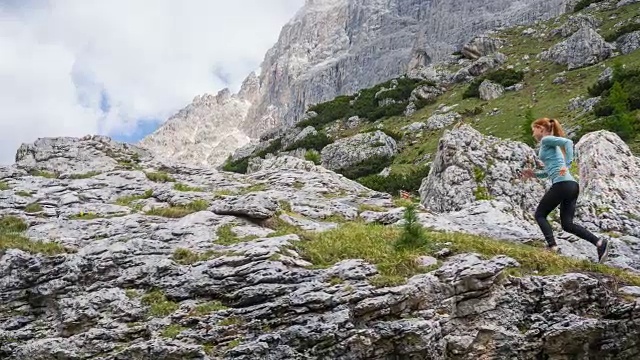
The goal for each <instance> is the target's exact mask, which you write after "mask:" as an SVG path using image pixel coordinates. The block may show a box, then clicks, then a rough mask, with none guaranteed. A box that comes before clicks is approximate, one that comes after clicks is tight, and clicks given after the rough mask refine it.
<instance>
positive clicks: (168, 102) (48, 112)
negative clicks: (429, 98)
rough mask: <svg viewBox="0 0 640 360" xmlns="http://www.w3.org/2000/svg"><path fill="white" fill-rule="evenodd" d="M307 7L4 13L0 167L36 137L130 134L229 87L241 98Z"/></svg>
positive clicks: (292, 0)
mask: <svg viewBox="0 0 640 360" xmlns="http://www.w3.org/2000/svg"><path fill="white" fill-rule="evenodd" d="M303 2H304V0H268V1H265V0H233V1H229V0H184V1H175V0H153V1H152V0H147V1H143V0H136V1H131V0H112V1H103V0H82V1H78V0H48V1H44V0H36V1H34V0H29V1H23V2H17V1H14V2H7V3H5V4H4V5H2V4H0V54H2V55H1V56H0V164H7V163H11V162H13V157H14V154H15V150H16V149H17V147H18V146H19V145H20V143H22V142H32V141H34V140H35V139H36V138H38V137H44V136H82V135H86V134H90V133H102V134H117V133H126V132H130V131H133V130H135V128H136V127H137V125H139V122H140V121H141V119H161V120H166V118H167V117H168V116H170V115H171V114H173V113H174V112H176V111H177V110H178V109H180V108H182V107H184V106H185V105H187V104H188V103H189V102H190V101H191V100H192V99H193V97H194V96H196V95H198V94H203V93H214V92H215V91H217V90H219V89H220V88H222V87H225V86H227V84H225V81H226V82H228V85H229V86H230V87H231V88H232V90H234V91H235V90H237V88H238V87H239V85H240V83H241V82H242V80H243V79H244V77H245V76H246V75H248V73H249V72H250V71H251V70H255V69H257V67H258V66H259V64H260V62H261V61H262V60H263V57H264V54H265V52H266V50H268V48H269V47H271V46H272V45H273V44H274V43H275V41H277V37H278V34H279V32H280V28H281V27H282V25H284V23H286V22H287V21H288V20H289V19H290V18H291V17H292V16H293V14H294V13H295V12H296V11H297V9H298V8H299V7H300V6H302V4H303ZM9 4H13V5H9ZM221 78H222V79H221ZM103 97H106V99H108V103H109V105H110V107H109V108H108V111H107V112H104V113H103V112H102V111H101V104H102V103H103Z"/></svg>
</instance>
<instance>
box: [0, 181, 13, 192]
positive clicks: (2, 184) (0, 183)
mask: <svg viewBox="0 0 640 360" xmlns="http://www.w3.org/2000/svg"><path fill="white" fill-rule="evenodd" d="M9 189H11V188H10V187H9V184H7V183H6V182H5V181H0V191H4V190H9Z"/></svg>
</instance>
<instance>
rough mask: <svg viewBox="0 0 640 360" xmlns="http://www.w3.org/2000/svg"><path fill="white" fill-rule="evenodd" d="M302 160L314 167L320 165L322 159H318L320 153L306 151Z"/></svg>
mask: <svg viewBox="0 0 640 360" xmlns="http://www.w3.org/2000/svg"><path fill="white" fill-rule="evenodd" d="M304 159H305V160H308V161H311V162H313V163H314V164H316V165H320V164H321V163H322V158H321V157H320V153H319V152H317V151H316V150H307V152H306V154H304Z"/></svg>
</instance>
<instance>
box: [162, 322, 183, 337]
mask: <svg viewBox="0 0 640 360" xmlns="http://www.w3.org/2000/svg"><path fill="white" fill-rule="evenodd" d="M184 330H187V328H185V327H184V326H181V325H178V324H171V325H169V326H167V327H166V328H164V330H162V333H160V335H161V336H162V337H165V338H169V339H174V338H176V337H177V336H178V335H180V333H181V332H183V331H184Z"/></svg>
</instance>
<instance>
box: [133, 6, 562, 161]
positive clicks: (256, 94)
mask: <svg viewBox="0 0 640 360" xmlns="http://www.w3.org/2000/svg"><path fill="white" fill-rule="evenodd" d="M574 3H575V1H573V0H528V1H526V2H513V1H508V0H491V1H489V2H487V1H484V2H482V5H479V4H477V3H474V2H470V1H464V0H455V1H441V0H438V1H430V2H425V1H418V0H394V1H391V2H384V1H373V2H372V1H369V0H367V1H364V0H335V1H333V0H332V1H329V2H327V1H322V2H320V1H311V0H309V1H307V2H306V3H305V5H304V7H303V8H302V9H300V10H299V12H298V13H297V14H296V16H294V18H293V19H291V21H289V22H288V23H287V24H286V25H285V26H284V27H283V28H282V31H281V33H280V36H279V39H278V41H277V43H276V44H275V45H274V46H273V47H272V48H271V49H270V50H269V51H268V52H267V54H266V55H265V58H264V61H263V62H262V65H261V70H260V75H256V74H255V73H251V74H250V75H249V76H248V77H247V78H246V79H245V81H244V83H243V84H242V87H241V89H240V91H239V92H238V94H234V95H232V96H230V94H229V90H227V89H225V90H223V91H221V92H220V93H219V94H218V95H216V96H215V97H213V96H211V95H205V96H203V97H199V98H196V100H194V102H193V103H192V104H190V105H189V106H188V107H187V108H185V110H183V111H181V112H179V113H178V114H176V115H174V116H173V117H172V118H171V119H169V120H168V121H167V124H165V125H163V126H162V127H161V128H160V129H158V130H157V131H156V132H154V133H153V134H151V135H149V136H147V137H146V138H145V139H143V140H142V141H141V142H140V145H141V146H144V147H147V148H148V149H150V150H152V151H154V152H155V153H157V154H159V155H162V156H164V157H167V158H172V159H175V160H179V161H189V162H190V163H192V164H199V165H201V164H211V165H219V164H221V163H222V162H223V161H224V160H225V158H226V156H227V155H229V154H230V153H231V152H233V150H235V149H237V148H239V147H241V146H243V145H246V144H248V143H250V141H251V139H254V140H256V139H258V138H259V137H260V135H262V134H263V133H265V132H266V131H268V130H270V129H273V128H275V127H279V126H291V125H293V124H295V123H296V122H298V121H299V120H300V118H301V116H302V115H303V113H304V111H305V110H306V109H307V108H308V106H309V105H312V104H317V103H320V102H323V101H327V100H330V99H332V98H334V97H335V96H337V95H341V94H352V93H355V92H356V91H357V90H359V89H362V88H366V87H370V86H373V85H375V84H378V83H380V82H383V81H386V80H388V79H391V78H394V77H398V76H400V75H402V74H405V73H411V72H424V71H425V67H426V66H428V65H430V64H432V63H433V64H435V63H438V62H441V61H443V60H447V59H448V57H449V55H450V54H451V53H452V52H454V51H456V50H459V49H462V48H463V47H464V46H465V45H466V47H465V50H464V51H465V52H466V53H467V54H479V55H482V54H484V53H489V52H493V51H495V50H497V49H498V47H499V45H500V44H498V43H493V42H491V41H483V40H482V39H484V37H483V33H484V32H486V31H488V30H491V29H494V28H496V27H507V26H513V25H522V24H531V23H533V22H535V21H538V20H545V19H549V18H553V17H555V16H558V15H561V14H563V13H564V12H565V11H566V10H567V9H569V8H571V6H572V4H574ZM476 36H480V37H479V38H477V39H476V38H474V37H476ZM470 56H472V57H474V58H475V55H470ZM427 71H428V70H427ZM472 72H473V71H472ZM474 75H477V74H474ZM205 98H206V99H209V100H207V101H205V102H204V103H203V101H202V99H205ZM213 98H215V99H216V100H215V101H214V100H212V99H213ZM219 98H224V99H225V100H224V101H221V100H219ZM176 139H179V140H176Z"/></svg>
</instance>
